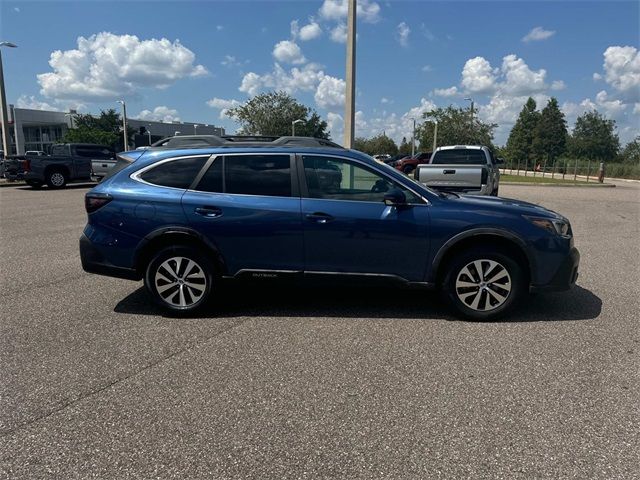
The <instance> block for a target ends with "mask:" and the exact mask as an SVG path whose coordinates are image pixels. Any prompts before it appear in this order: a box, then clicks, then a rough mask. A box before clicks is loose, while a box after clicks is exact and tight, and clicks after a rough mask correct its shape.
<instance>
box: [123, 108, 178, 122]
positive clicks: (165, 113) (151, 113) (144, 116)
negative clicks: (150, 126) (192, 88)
mask: <svg viewBox="0 0 640 480" xmlns="http://www.w3.org/2000/svg"><path fill="white" fill-rule="evenodd" d="M133 118H135V119H138V120H150V121H153V122H165V123H172V122H179V121H180V116H179V115H178V111H177V110H174V109H173V108H169V107H166V106H164V105H160V106H158V107H156V108H154V109H153V110H142V111H141V112H140V113H139V114H138V115H136V116H134V117H133Z"/></svg>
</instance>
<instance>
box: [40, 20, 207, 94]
mask: <svg viewBox="0 0 640 480" xmlns="http://www.w3.org/2000/svg"><path fill="white" fill-rule="evenodd" d="M194 62H195V54H194V53H193V52H192V51H191V50H189V49H188V48H186V47H185V46H183V45H182V44H181V43H180V42H179V41H177V40H176V41H175V42H171V41H169V40H167V39H166V38H162V39H160V40H157V39H151V40H140V39H138V37H136V36H134V35H115V34H113V33H109V32H102V33H99V34H97V35H92V36H90V37H88V38H84V37H78V48H77V49H74V50H66V51H64V52H63V51H60V50H56V51H55V52H53V53H52V54H51V58H50V60H49V65H50V66H51V68H52V69H53V72H49V73H42V74H39V75H38V82H39V83H40V86H41V90H40V92H41V93H42V94H43V95H45V96H47V97H51V98H57V99H62V98H66V99H87V100H101V99H103V100H106V99H115V98H119V97H122V96H127V95H133V94H135V93H137V92H138V91H139V90H140V89H141V88H149V87H151V88H165V87H168V86H169V85H171V84H173V83H175V82H176V81H178V80H180V79H182V78H185V77H198V76H202V75H205V74H207V73H208V72H207V70H206V68H205V67H203V66H202V65H195V64H194Z"/></svg>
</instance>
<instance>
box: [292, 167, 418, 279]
mask: <svg viewBox="0 0 640 480" xmlns="http://www.w3.org/2000/svg"><path fill="white" fill-rule="evenodd" d="M298 162H299V163H298V165H299V171H300V172H303V173H301V175H300V177H301V194H302V221H303V226H304V228H303V230H304V252H305V272H326V273H345V274H378V275H394V276H399V277H402V278H404V279H406V280H409V281H423V280H424V275H425V269H426V265H427V258H428V253H429V235H428V233H429V208H428V204H427V202H426V201H425V200H423V199H422V198H421V197H420V196H419V195H417V194H415V193H413V192H411V191H410V190H409V189H407V188H406V187H404V186H402V185H400V184H399V183H398V182H396V181H395V180H394V179H393V178H392V177H390V176H388V175H386V174H384V173H383V172H382V170H381V169H380V170H378V169H374V168H373V167H371V166H369V165H366V164H365V163H364V162H360V161H358V160H353V159H347V158H341V157H334V156H321V155H302V156H300V157H299V159H298ZM393 188H398V189H400V190H402V191H403V193H404V194H405V196H406V197H407V201H408V203H407V204H406V205H404V206H388V205H386V204H385V203H384V195H385V192H387V191H389V190H391V189H393Z"/></svg>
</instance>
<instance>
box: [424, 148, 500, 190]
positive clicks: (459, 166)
mask: <svg viewBox="0 0 640 480" xmlns="http://www.w3.org/2000/svg"><path fill="white" fill-rule="evenodd" d="M500 163H502V160H501V159H498V158H496V157H494V155H493V153H492V152H491V150H490V149H489V148H488V147H483V146H480V145H454V146H448V147H439V148H437V149H436V151H435V152H433V155H431V159H430V160H429V163H428V164H424V165H418V169H417V170H416V174H415V178H416V180H418V181H419V182H420V183H423V184H425V185H426V186H427V187H430V188H433V189H435V190H445V191H450V192H456V193H469V194H475V195H493V196H497V195H498V186H499V182H500V170H499V168H498V165H499V164H500Z"/></svg>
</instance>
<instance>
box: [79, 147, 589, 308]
mask: <svg viewBox="0 0 640 480" xmlns="http://www.w3.org/2000/svg"><path fill="white" fill-rule="evenodd" d="M215 139H216V141H215V142H212V143H214V145H207V146H205V147H202V148H177V149H176V148H155V149H154V148H151V149H148V150H142V151H133V152H125V153H122V154H120V155H119V160H118V164H117V165H116V167H114V169H113V171H112V173H111V174H110V176H109V177H107V178H106V179H105V180H104V181H103V182H102V183H100V184H99V185H98V186H96V187H95V188H93V189H92V190H91V191H90V192H88V193H87V194H86V198H85V204H86V210H87V213H88V217H89V220H88V223H87V226H86V227H85V229H84V232H83V234H82V237H81V239H80V254H81V258H82V266H83V268H84V269H85V270H86V271H87V272H91V273H98V274H102V275H109V276H113V277H118V278H127V279H132V280H140V279H144V283H145V286H146V288H147V289H148V290H149V292H150V294H151V296H152V297H153V298H154V299H155V301H156V302H157V303H158V304H159V305H160V306H162V307H164V308H165V309H166V310H168V311H169V312H171V313H173V314H191V313H194V312H196V311H198V310H201V309H202V308H203V307H205V305H206V304H207V301H208V300H210V299H211V298H212V297H214V296H215V295H216V292H217V289H218V286H219V282H220V281H221V280H222V279H225V278H242V277H249V278H256V279H260V278H281V277H299V278H325V279H328V280H329V281H332V280H335V279H336V278H345V277H348V278H350V279H356V280H361V281H363V282H364V281H366V280H371V279H375V280H389V281H392V282H396V283H401V284H404V285H406V286H411V287H423V288H438V289H440V290H441V291H442V293H443V295H444V296H445V297H446V299H447V300H448V301H449V302H450V304H451V305H452V306H453V308H454V309H455V310H456V311H457V312H458V313H459V314H460V315H461V316H463V317H466V318H470V319H477V320H487V319H492V318H496V317H498V316H500V315H502V314H504V313H506V312H507V311H508V310H510V309H511V308H512V307H513V306H515V305H516V304H517V302H518V300H519V299H520V298H522V296H523V295H525V294H527V293H528V292H529V291H534V290H536V291H552V290H566V289H568V288H569V287H570V286H571V285H572V284H573V283H574V282H575V281H576V278H577V276H578V263H579V259H580V256H579V253H578V251H577V249H576V248H575V247H574V245H573V236H572V232H571V226H570V224H569V221H568V220H567V219H566V218H564V217H563V216H561V215H559V214H557V213H554V212H552V211H550V210H547V209H545V208H542V207H540V206H537V205H533V204H531V203H526V202H522V201H519V200H511V199H503V198H495V197H480V196H459V195H457V194H454V193H444V192H435V191H433V190H430V189H429V188H426V187H425V186H424V185H422V184H420V183H417V182H415V181H413V180H412V179H410V178H408V177H407V176H405V175H403V174H402V173H400V172H398V171H396V170H394V169H393V168H391V167H388V166H387V165H384V164H380V163H378V162H376V161H375V160H373V159H372V158H371V157H369V156H368V155H365V154H363V153H361V152H358V151H355V150H348V149H344V148H342V147H340V146H339V145H336V144H333V143H331V142H328V141H326V140H320V139H312V138H305V137H281V138H278V139H275V140H272V141H260V140H261V139H256V138H252V139H249V140H243V139H239V138H237V137H234V138H233V139H225V138H219V137H215Z"/></svg>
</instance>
